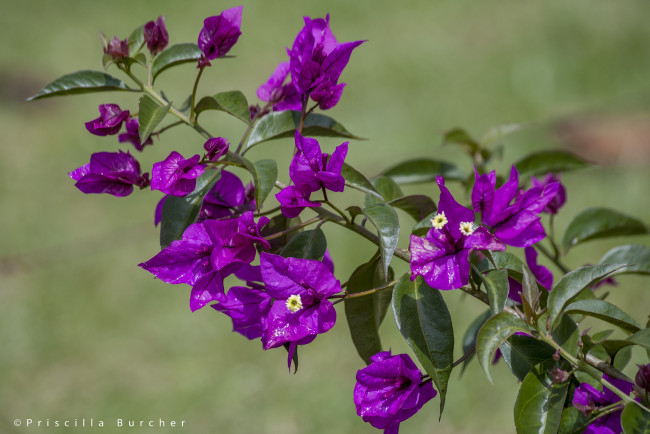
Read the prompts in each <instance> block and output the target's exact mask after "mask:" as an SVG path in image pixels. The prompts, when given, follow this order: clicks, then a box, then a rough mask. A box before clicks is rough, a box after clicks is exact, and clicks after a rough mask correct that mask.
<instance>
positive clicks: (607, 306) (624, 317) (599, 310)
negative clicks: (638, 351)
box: [564, 300, 641, 333]
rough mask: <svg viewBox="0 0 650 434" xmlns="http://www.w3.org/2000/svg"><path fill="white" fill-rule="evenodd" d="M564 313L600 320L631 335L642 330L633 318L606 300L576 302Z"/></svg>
mask: <svg viewBox="0 0 650 434" xmlns="http://www.w3.org/2000/svg"><path fill="white" fill-rule="evenodd" d="M564 311H565V312H566V313H569V314H571V313H579V314H581V315H587V316H591V317H594V318H598V319H600V320H603V321H605V322H608V323H610V324H614V325H615V326H618V327H620V328H622V329H623V330H625V331H628V332H630V333H636V332H638V331H640V330H641V326H640V325H639V324H638V323H637V322H636V321H634V319H633V318H632V317H631V316H629V315H628V314H627V313H625V312H623V311H622V310H621V309H620V308H618V307H617V306H615V305H613V304H611V303H609V302H606V301H604V300H580V301H575V302H573V303H571V304H569V305H568V306H567V307H566V308H565V309H564Z"/></svg>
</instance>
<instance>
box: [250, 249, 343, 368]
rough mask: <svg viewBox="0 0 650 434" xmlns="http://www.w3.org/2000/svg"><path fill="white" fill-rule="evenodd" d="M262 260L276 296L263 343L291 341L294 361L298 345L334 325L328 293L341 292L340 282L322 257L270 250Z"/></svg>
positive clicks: (269, 345)
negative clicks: (294, 352) (286, 256)
mask: <svg viewBox="0 0 650 434" xmlns="http://www.w3.org/2000/svg"><path fill="white" fill-rule="evenodd" d="M260 260H261V266H262V277H263V279H264V285H265V287H266V291H267V292H268V294H269V295H270V296H271V297H273V298H274V299H275V301H274V302H273V306H272V307H271V310H270V311H269V315H268V321H267V329H266V331H265V332H264V335H263V336H262V343H263V344H264V349H265V350H268V349H270V348H275V347H278V346H280V345H283V344H285V343H290V344H291V348H292V349H291V350H290V355H289V363H291V356H292V354H293V349H295V346H296V345H305V344H308V343H309V342H311V341H313V340H314V339H315V338H316V336H317V335H318V334H320V333H325V332H327V331H328V330H329V329H331V328H332V327H333V326H334V323H335V322H336V310H334V306H333V305H332V303H331V302H330V301H329V300H328V299H327V297H329V296H331V295H334V294H336V293H338V292H340V291H341V283H340V282H339V281H338V280H337V279H336V277H334V275H333V274H332V272H331V271H330V270H329V269H328V267H327V266H326V265H325V264H323V263H322V262H320V261H316V260H311V259H298V258H283V257H282V256H277V255H272V254H269V253H262V254H261V256H260Z"/></svg>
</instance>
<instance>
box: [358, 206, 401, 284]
mask: <svg viewBox="0 0 650 434" xmlns="http://www.w3.org/2000/svg"><path fill="white" fill-rule="evenodd" d="M361 211H362V212H363V215H365V216H366V217H368V220H369V221H370V223H372V225H373V226H374V227H375V228H377V234H378V235H379V251H380V253H381V260H382V264H383V267H382V270H383V273H384V274H383V276H384V277H386V279H387V276H388V267H389V266H390V261H391V260H392V259H393V254H394V253H395V248H396V247H397V242H398V241H399V218H398V217H397V213H396V212H395V210H394V209H393V207H392V206H390V205H387V204H385V203H383V202H380V203H377V204H375V205H372V206H369V207H367V208H364V209H362V210H361Z"/></svg>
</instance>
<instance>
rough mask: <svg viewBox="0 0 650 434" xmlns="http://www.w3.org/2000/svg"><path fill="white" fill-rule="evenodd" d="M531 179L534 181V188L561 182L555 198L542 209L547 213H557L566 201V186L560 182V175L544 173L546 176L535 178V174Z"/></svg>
mask: <svg viewBox="0 0 650 434" xmlns="http://www.w3.org/2000/svg"><path fill="white" fill-rule="evenodd" d="M530 180H531V181H532V184H533V187H534V188H544V187H546V186H547V185H550V184H553V183H555V182H557V183H558V184H559V186H558V189H557V194H556V195H555V196H554V197H553V199H551V200H550V202H549V203H548V204H546V206H545V207H544V209H543V210H542V211H543V212H545V213H548V214H557V212H558V211H559V210H560V208H562V206H563V205H564V203H565V202H566V188H564V185H562V183H561V182H560V175H559V174H558V175H556V174H554V173H548V174H546V175H544V177H543V178H542V179H541V180H539V179H537V178H535V177H534V176H531V177H530Z"/></svg>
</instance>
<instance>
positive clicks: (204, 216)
mask: <svg viewBox="0 0 650 434" xmlns="http://www.w3.org/2000/svg"><path fill="white" fill-rule="evenodd" d="M245 203H246V192H245V190H244V184H243V183H242V182H241V180H240V179H239V177H237V175H234V174H232V173H230V172H228V171H226V170H222V171H221V177H220V178H219V180H217V182H216V183H215V184H214V187H212V190H210V191H209V192H208V194H206V195H205V197H204V198H203V205H202V206H201V211H200V212H199V218H198V221H199V222H201V221H203V220H216V219H222V218H224V217H231V216H233V215H234V214H237V213H242V212H244V211H252V209H251V208H250V206H246V207H244V204H245ZM244 208H245V209H244ZM253 209H254V208H253Z"/></svg>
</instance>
